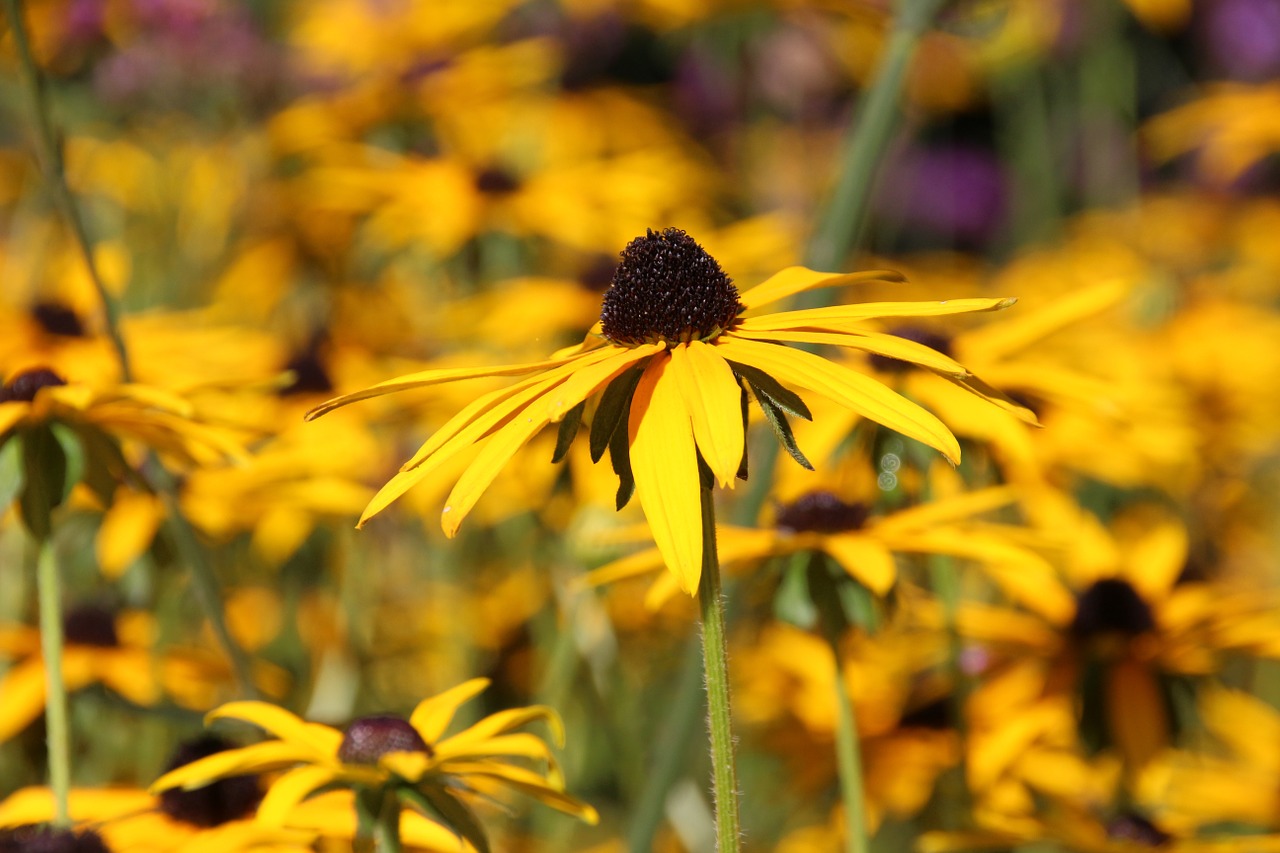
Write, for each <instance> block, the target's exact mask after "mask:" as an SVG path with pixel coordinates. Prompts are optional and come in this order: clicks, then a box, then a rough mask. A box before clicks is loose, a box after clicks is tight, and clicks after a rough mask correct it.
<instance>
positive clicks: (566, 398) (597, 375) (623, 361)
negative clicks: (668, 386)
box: [544, 342, 667, 422]
mask: <svg viewBox="0 0 1280 853" xmlns="http://www.w3.org/2000/svg"><path fill="white" fill-rule="evenodd" d="M666 346H667V345H666V344H665V343H662V342H659V343H656V344H643V345H641V346H638V347H632V348H630V349H628V348H625V347H611V348H610V349H609V350H608V352H612V353H613V354H612V355H610V356H609V357H608V358H606V359H604V360H603V361H601V362H599V363H597V364H593V365H591V366H590V367H586V368H582V369H579V370H576V371H575V372H574V374H573V375H572V376H570V377H569V378H568V379H566V380H565V381H564V383H563V384H562V385H560V386H558V387H557V388H556V389H555V390H554V391H552V392H551V393H549V394H547V395H546V396H545V398H544V399H545V400H546V403H547V417H548V418H550V419H551V420H552V421H555V422H559V421H560V420H563V418H564V416H565V415H566V414H568V412H569V410H570V409H572V408H573V407H574V406H576V405H578V404H579V403H581V402H582V401H583V400H585V399H587V398H588V397H590V396H591V395H592V394H594V393H595V392H596V391H598V390H599V389H600V388H601V387H602V386H604V385H605V384H607V383H608V382H609V381H610V380H612V379H613V378H614V377H616V376H618V375H619V374H620V373H622V372H623V371H624V370H626V369H627V368H628V367H630V366H631V365H633V364H635V363H636V362H637V361H640V360H641V359H643V358H648V357H649V356H651V355H653V354H654V353H656V352H661V351H662V350H663V349H665V348H666Z"/></svg>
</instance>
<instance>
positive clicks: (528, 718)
mask: <svg viewBox="0 0 1280 853" xmlns="http://www.w3.org/2000/svg"><path fill="white" fill-rule="evenodd" d="M535 720H543V721H544V722H546V724H547V726H548V727H549V728H550V729H551V736H552V738H554V739H555V742H556V743H557V744H558V745H561V746H563V745H564V723H563V722H561V720H560V715H559V714H558V713H556V710H555V709H554V708H549V707H547V706H546V705H530V706H529V707H527V708H510V709H508V710H506V711H499V712H498V713H496V714H490V715H489V716H487V717H485V718H484V719H483V720H481V721H480V722H478V723H476V724H475V725H472V726H470V727H468V728H466V729H463V730H462V731H460V732H458V733H457V734H456V735H454V736H453V737H451V738H448V739H446V740H444V741H441V742H440V743H439V744H438V747H439V748H440V749H442V750H444V751H445V752H450V751H454V752H456V751H458V750H462V749H465V748H469V747H470V746H474V745H476V744H478V743H481V742H482V741H485V740H488V739H490V738H494V737H497V736H498V735H502V734H506V733H507V732H509V731H512V730H514V729H517V728H519V727H520V726H523V725H527V724H529V723H532V722H534V721H535Z"/></svg>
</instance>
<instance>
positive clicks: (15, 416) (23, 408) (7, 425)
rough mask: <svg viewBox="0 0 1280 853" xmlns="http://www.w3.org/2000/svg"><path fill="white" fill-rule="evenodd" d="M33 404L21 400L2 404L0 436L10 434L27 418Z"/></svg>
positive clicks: (0, 405)
mask: <svg viewBox="0 0 1280 853" xmlns="http://www.w3.org/2000/svg"><path fill="white" fill-rule="evenodd" d="M30 411H31V404H30V403H25V402H22V401H21V400H17V401H12V400H11V401H9V402H7V403H0V435H4V434H5V433H6V432H8V431H9V430H10V429H11V428H12V427H13V425H14V424H16V423H17V422H18V421H20V420H22V419H23V418H25V417H26V416H27V413H28V412H30Z"/></svg>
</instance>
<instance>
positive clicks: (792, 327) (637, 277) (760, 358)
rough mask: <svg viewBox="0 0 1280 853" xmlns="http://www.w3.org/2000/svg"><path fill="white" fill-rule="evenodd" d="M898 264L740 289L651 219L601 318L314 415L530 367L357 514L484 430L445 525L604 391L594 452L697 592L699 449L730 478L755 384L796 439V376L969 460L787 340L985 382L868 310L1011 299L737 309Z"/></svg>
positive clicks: (387, 499) (856, 378)
mask: <svg viewBox="0 0 1280 853" xmlns="http://www.w3.org/2000/svg"><path fill="white" fill-rule="evenodd" d="M893 275H894V274H893V273H886V272H881V271H874V272H867V273H851V274H847V275H834V274H830V273H821V272H814V271H812V270H808V269H804V268H803V267H791V268H789V269H786V270H783V271H782V272H780V273H778V274H777V275H775V276H773V277H771V278H770V279H768V280H766V281H765V282H763V283H762V284H760V285H758V286H756V287H755V288H754V289H752V290H750V291H747V292H746V293H745V294H743V296H742V298H741V300H739V297H738V291H737V288H736V287H734V286H733V283H732V282H731V281H730V279H729V278H728V276H726V275H725V274H724V272H723V271H722V270H721V269H720V266H719V264H717V263H716V262H715V260H714V259H713V258H711V257H710V256H709V255H707V253H706V252H705V251H704V250H703V249H702V248H701V247H700V246H698V244H697V243H695V242H694V241H693V240H692V239H691V238H690V237H689V236H688V235H687V234H685V233H684V232H683V231H679V230H677V229H668V230H666V231H664V232H662V233H657V232H653V231H650V232H649V233H648V235H647V236H645V237H640V238H637V239H635V240H633V241H632V242H631V243H630V244H628V246H627V248H626V250H625V251H624V252H623V254H622V262H621V264H620V265H619V267H618V270H617V271H616V272H615V274H614V283H613V285H612V286H611V287H610V289H609V291H608V293H607V294H606V295H605V300H604V307H603V309H602V311H601V322H600V323H598V324H597V325H596V326H595V327H593V329H592V330H591V332H590V333H589V335H588V336H587V338H586V340H585V341H584V342H583V343H582V344H580V345H578V346H575V347H570V348H568V349H565V350H561V351H560V352H558V353H555V354H554V355H553V356H552V357H551V358H550V359H548V360H546V361H540V362H534V363H530V364H518V365H505V366H502V367H482V368H474V369H457V370H434V371H426V372H424V373H419V374H412V375H409V376H404V377H400V378H398V379H392V380H388V381H386V382H383V383H381V384H379V385H375V386H373V387H372V388H368V389H365V390H363V391H357V392H355V393H353V394H347V395H344V396H342V397H338V398H335V399H334V400H331V401H329V402H328V403H325V404H324V405H322V406H320V407H318V408H317V409H315V410H313V411H312V412H311V413H310V415H309V417H316V416H319V415H322V414H324V413H326V412H328V411H332V410H333V409H335V408H338V407H340V406H344V405H346V404H348V403H354V402H356V401H359V400H366V399H369V398H371V397H378V396H381V395H383V394H389V393H392V392H395V391H401V390H407V389H411V388H421V387H426V386H431V385H437V384H441V383H445V382H453V381H457V380H461V379H470V378H479V377H486V376H511V375H521V374H533V376H532V377H531V378H528V379H525V380H523V381H521V382H519V383H517V384H516V385H514V386H511V387H509V388H504V389H501V390H500V391H496V392H493V393H491V394H486V395H484V396H483V397H480V398H479V399H478V400H476V401H475V402H474V403H472V404H471V405H469V406H467V407H466V408H465V409H463V411H462V412H460V413H459V414H458V415H457V416H455V417H454V419H453V420H451V421H450V422H449V423H448V424H446V425H445V426H444V427H443V428H442V429H441V430H439V431H438V432H437V433H436V434H435V435H434V436H432V438H431V440H430V441H428V442H427V443H426V444H425V445H423V447H422V448H421V449H419V451H418V453H417V454H415V455H414V457H413V458H412V459H410V460H409V461H408V462H407V463H405V465H404V466H403V468H402V469H401V473H400V474H398V475H396V476H395V477H393V478H392V479H391V481H390V482H388V483H387V484H386V485H385V486H383V488H382V490H381V491H379V493H378V494H377V495H376V496H375V497H374V499H373V501H372V502H371V503H370V504H369V506H368V507H367V508H366V509H365V512H364V515H363V516H362V517H361V519H360V523H361V524H363V523H364V522H365V521H367V520H368V519H369V518H370V517H372V516H373V515H375V514H376V513H378V512H380V511H381V510H382V509H384V508H386V507H387V506H388V505H389V504H390V503H391V502H392V501H394V500H395V499H396V498H398V497H400V496H401V495H403V494H404V493H405V492H406V491H408V490H409V489H410V488H411V487H413V486H414V485H415V484H417V483H419V482H421V481H422V480H424V479H425V478H427V477H429V476H430V475H431V474H433V473H434V472H435V471H437V470H438V469H439V468H440V467H441V466H442V465H443V464H445V463H446V462H448V461H449V460H450V459H452V458H454V457H455V456H456V455H457V454H458V453H460V452H462V451H465V450H467V449H468V448H470V447H471V446H473V445H474V444H476V443H477V442H480V441H485V444H484V445H483V448H482V449H481V451H480V453H479V455H478V456H477V457H476V458H475V460H474V461H473V462H472V463H471V464H470V466H469V467H468V468H467V469H466V471H465V472H464V473H463V474H462V477H461V479H460V480H459V481H458V483H457V485H456V486H455V487H454V489H453V492H452V493H451V494H450V496H449V498H448V502H447V503H446V505H445V508H444V510H443V512H442V516H441V523H442V526H443V527H444V530H445V533H446V534H447V535H450V536H452V535H454V534H455V533H456V532H457V530H458V527H459V525H460V524H461V522H462V520H463V519H464V518H465V517H466V515H467V514H468V513H469V512H470V510H471V508H472V507H473V506H474V505H475V503H476V501H477V500H478V499H479V497H480V494H481V493H482V492H483V490H484V489H485V488H487V487H488V485H489V484H490V483H491V482H492V481H493V479H494V478H495V477H496V476H497V474H498V472H499V471H500V470H501V468H502V467H503V466H504V465H505V464H506V463H507V462H508V461H509V460H510V459H511V457H512V456H513V455H515V453H516V452H517V451H518V450H519V449H520V448H521V447H522V446H523V445H525V444H526V443H527V442H528V441H529V440H530V439H532V438H533V436H534V435H536V434H537V433H538V432H539V431H540V430H541V429H542V428H543V427H544V426H546V425H547V424H548V423H551V422H554V421H559V422H560V423H561V427H560V436H561V438H560V441H559V442H558V443H557V452H556V454H555V458H556V459H557V460H558V459H560V458H562V457H563V455H564V453H565V452H567V450H568V447H569V445H570V444H571V443H572V441H573V439H574V438H575V437H576V436H577V433H578V429H579V425H580V422H581V419H582V416H583V413H584V409H585V405H586V401H587V400H588V398H591V397H593V396H594V395H595V394H596V393H597V392H603V393H602V396H601V401H600V404H599V406H598V407H597V411H596V415H595V417H594V419H593V422H592V427H591V446H592V455H593V457H594V458H597V459H598V458H599V457H600V456H602V455H603V454H604V451H605V450H606V449H608V450H610V458H611V461H612V463H613V467H614V470H615V472H616V473H618V475H619V478H620V480H621V488H620V490H619V495H618V498H619V500H618V505H619V507H621V506H622V505H624V504H626V503H627V502H628V501H629V499H630V497H631V494H632V492H633V491H634V492H635V493H637V494H638V495H639V498H640V505H641V507H642V508H643V509H644V512H645V516H646V518H647V519H648V521H649V524H650V528H651V529H652V531H653V535H654V539H655V541H656V542H657V546H658V549H659V550H660V551H661V552H662V555H663V559H664V561H665V563H666V565H667V567H668V568H669V569H671V571H672V572H673V573H674V574H675V576H676V579H677V581H678V583H679V586H680V588H681V589H683V590H684V591H686V592H688V593H690V594H693V593H695V592H696V591H697V589H698V581H699V577H700V574H701V570H702V546H703V543H702V510H701V505H700V500H701V499H700V497H699V492H700V488H701V478H702V475H701V474H700V472H699V462H698V457H699V454H700V455H701V457H702V459H704V460H705V462H706V465H707V467H708V469H709V472H710V478H709V479H710V480H711V482H712V483H714V482H719V483H720V485H721V486H722V487H732V485H733V483H734V481H735V479H737V477H738V473H739V471H740V469H741V465H742V462H743V458H744V452H745V427H746V424H745V420H746V401H747V399H748V392H747V389H748V388H749V389H750V391H751V395H752V396H754V397H755V399H756V400H757V402H759V403H760V405H761V408H762V409H763V410H764V411H765V413H766V415H767V416H768V417H769V419H770V422H771V424H772V425H773V426H774V429H775V431H776V432H777V433H778V436H779V438H780V440H781V441H783V442H784V444H788V445H791V444H792V438H791V432H790V428H789V426H788V425H787V420H786V415H787V413H791V414H799V415H801V416H802V417H803V416H807V415H808V410H807V408H806V407H805V404H804V401H803V400H802V399H801V398H800V397H799V396H798V395H796V394H795V393H794V392H792V391H789V390H787V389H786V388H784V387H783V385H782V384H781V383H782V382H787V383H791V384H795V385H799V386H801V387H804V388H808V389H811V390H813V391H816V392H817V393H819V394H822V395H824V396H827V397H829V398H831V399H832V400H834V401H836V402H838V403H840V404H841V405H843V406H846V407H848V408H850V409H853V410H854V411H856V412H859V413H861V414H862V415H864V416H866V417H868V418H871V419H873V420H875V421H877V422H879V423H882V424H884V425H886V426H888V427H890V428H892V429H895V430H898V431H899V432H902V433H903V434H905V435H908V436H911V437H913V438H916V439H918V440H920V441H922V442H924V443H925V444H927V445H929V446H930V447H933V448H935V449H937V450H938V451H940V452H941V453H943V454H944V455H945V456H947V458H949V459H951V460H952V461H958V460H959V452H960V449H959V445H958V443H957V442H956V440H955V437H954V436H953V435H952V434H951V432H950V431H949V430H948V429H947V427H946V426H945V425H944V424H943V423H942V422H941V421H939V420H938V419H937V418H936V417H934V416H933V415H932V414H930V413H929V412H927V411H926V410H924V409H922V408H921V407H919V406H918V405H916V404H915V403H913V402H911V401H910V400H908V399H906V398H905V397H901V396H899V395H897V394H895V393H893V392H892V391H890V390H889V389H887V388H885V387H884V386H883V385H881V384H880V383H878V382H876V381H874V380H872V379H870V378H869V377H866V376H864V375H862V374H860V373H857V372H855V371H852V370H848V369H846V368H843V367H840V366H838V365H835V364H833V363H832V362H830V361H828V360H826V359H824V358H821V357H819V356H815V355H813V354H811V353H808V352H805V351H803V350H800V349H796V348H793V347H789V346H786V345H785V344H786V343H787V342H797V343H818V344H835V345H840V346H847V347H853V348H856V349H862V350H866V351H869V352H873V353H878V354H881V355H888V356H890V357H895V358H901V359H904V360H908V361H911V362H914V363H917V364H921V365H922V366H925V367H927V368H929V369H932V370H936V371H938V372H939V373H942V374H944V375H946V376H948V377H950V378H951V379H952V381H954V382H957V383H959V384H961V385H964V386H966V387H969V388H971V389H973V391H974V393H977V394H983V393H984V392H983V391H982V386H981V384H980V381H978V380H975V379H973V377H972V375H971V374H970V373H969V371H968V370H967V369H965V368H964V367H963V366H962V365H960V364H959V363H957V362H955V361H954V360H952V359H950V358H948V357H947V356H945V355H942V354H941V353H938V352H936V351H935V350H932V349H929V348H928V347H924V346H921V345H919V344H916V343H914V342H912V341H907V340H903V339H901V338H896V337H893V336H891V335H883V334H877V333H874V332H871V331H869V330H867V329H866V327H865V322H866V321H867V320H870V319H875V318H879V317H919V316H944V315H951V314H961V313H967V312H972V311H992V310H999V309H1002V308H1005V307H1008V306H1009V305H1011V304H1012V302H1013V300H1011V299H1001V298H995V299H990V298H988V299H961V300H950V301H944V302H918V303H913V302H890V303H881V304H877V303H863V304H853V305H838V306H834V307H831V308H819V309H813V310H807V311H792V312H782V313H776V314H765V315H760V316H747V317H744V316H742V315H743V313H744V312H751V311H753V310H754V309H757V308H760V307H762V306H764V305H768V304H771V303H774V302H777V301H779V300H781V299H785V298H786V297H789V296H792V295H794V294H797V293H801V292H803V291H806V290H812V289H814V288H818V287H832V286H839V285H843V284H849V283H852V282H855V281H863V280H869V279H870V280H873V279H882V278H884V277H885V276H889V277H893ZM624 422H625V424H626V426H625V427H624V426H623V423H624ZM486 439H487V441H486Z"/></svg>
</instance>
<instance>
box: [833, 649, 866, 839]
mask: <svg viewBox="0 0 1280 853" xmlns="http://www.w3.org/2000/svg"><path fill="white" fill-rule="evenodd" d="M831 639H832V643H831V651H832V654H833V659H834V661H835V667H836V681H835V688H836V713H837V725H836V766H837V770H838V772H839V774H840V800H841V802H842V803H843V804H844V816H845V821H846V823H847V824H848V828H847V831H846V832H845V843H844V849H845V850H846V851H847V853H867V850H868V840H867V813H866V802H867V799H866V793H865V791H864V790H863V785H862V742H861V741H860V740H859V739H858V718H857V715H856V712H855V711H854V708H853V700H852V699H851V698H849V691H848V690H847V689H846V687H845V683H844V662H843V659H842V658H843V656H842V655H841V654H840V643H839V641H838V640H836V639H835V638H831Z"/></svg>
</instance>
